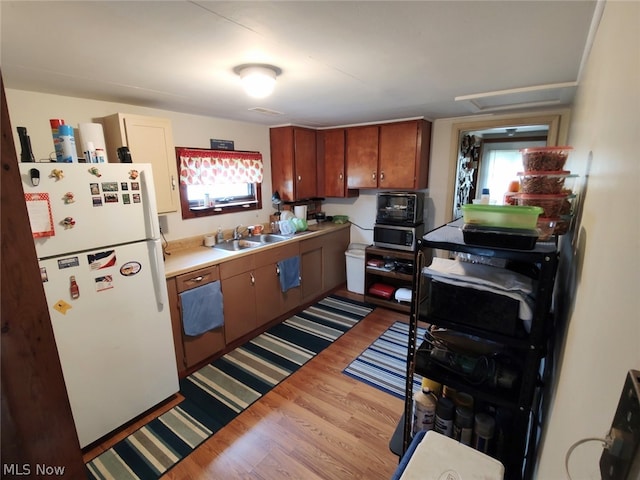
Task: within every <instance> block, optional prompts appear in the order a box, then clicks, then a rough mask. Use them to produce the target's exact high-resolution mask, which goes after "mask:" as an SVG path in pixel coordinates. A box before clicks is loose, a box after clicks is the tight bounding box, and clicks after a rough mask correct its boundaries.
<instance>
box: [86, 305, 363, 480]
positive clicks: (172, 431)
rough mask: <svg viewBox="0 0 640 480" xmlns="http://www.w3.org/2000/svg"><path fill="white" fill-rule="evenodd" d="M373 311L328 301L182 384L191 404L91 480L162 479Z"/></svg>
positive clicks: (142, 432) (133, 438)
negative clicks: (207, 440) (246, 409)
mask: <svg viewBox="0 0 640 480" xmlns="http://www.w3.org/2000/svg"><path fill="white" fill-rule="evenodd" d="M372 310H373V308H371V307H370V306H368V305H367V304H365V303H361V302H356V301H353V300H348V299H345V298H342V297H338V296H335V295H331V296H328V297H326V298H325V299H323V300H321V301H320V302H318V303H316V304H314V305H312V306H310V307H309V308H307V309H306V310H304V311H302V312H300V313H299V314H297V315H294V316H293V317H291V318H289V319H287V320H285V321H284V322H283V323H280V324H278V325H276V326H274V327H272V328H270V329H269V330H267V331H266V332H265V333H263V334H262V335H259V336H258V337H256V338H254V339H253V340H251V341H249V342H248V343H246V344H244V345H242V346H241V347H238V348H236V349H235V350H233V351H232V352H229V353H228V354H226V355H224V356H223V357H221V358H219V359H217V360H215V361H213V362H212V363H210V364H208V365H206V366H205V367H203V368H201V369H200V370H198V371H196V372H195V373H193V374H192V375H190V376H188V377H186V378H184V379H182V380H180V392H181V393H182V394H183V395H184V397H185V399H184V400H183V401H182V402H181V403H180V404H178V405H176V406H175V407H173V408H172V409H171V410H169V411H168V412H166V413H164V414H163V415H160V416H159V417H157V418H155V419H153V420H151V421H150V422H149V423H147V424H146V425H144V426H143V427H141V428H140V429H139V430H137V431H135V432H134V433H132V434H131V435H129V436H128V437H127V438H125V439H124V440H122V441H120V442H118V443H117V444H116V445H114V446H113V447H112V448H110V449H109V450H107V451H105V452H104V453H102V454H100V455H99V456H98V457H96V458H94V459H93V460H91V461H90V462H88V463H87V464H86V470H87V475H88V478H90V479H91V478H93V479H103V480H155V479H157V478H159V477H160V476H161V475H162V474H164V473H165V472H166V471H167V470H169V469H170V468H171V467H173V466H174V465H175V464H176V463H178V462H179V461H180V460H182V459H183V458H185V457H186V456H187V455H189V453H191V452H192V451H193V450H194V449H195V448H196V447H197V446H198V445H200V444H201V443H202V442H204V441H205V440H206V439H207V438H209V437H210V436H211V435H213V434H214V433H215V432H217V431H218V430H220V429H221V428H222V427H224V426H225V425H226V424H227V423H229V422H230V421H231V420H233V419H234V418H235V417H236V416H237V415H238V414H239V413H240V412H242V411H243V410H244V409H245V408H247V407H248V406H249V405H251V404H252V403H253V402H255V401H256V400H258V399H260V397H262V395H264V394H265V393H267V392H268V391H269V390H271V389H272V388H273V387H275V386H276V385H277V384H278V383H280V382H281V381H282V380H284V379H285V378H287V377H288V376H289V375H291V374H292V373H293V372H295V371H296V370H298V369H299V368H300V367H301V366H302V365H304V364H305V363H306V362H308V361H309V360H311V359H312V358H313V357H314V356H316V355H317V354H318V353H320V352H321V351H322V350H324V349H325V348H326V347H328V346H329V345H330V344H331V343H332V342H333V341H335V340H336V339H337V338H339V337H340V336H342V335H343V334H344V333H345V332H346V331H348V330H349V329H350V328H351V327H353V326H354V325H355V324H356V323H358V322H359V321H360V320H362V319H363V318H364V317H365V316H367V315H368V314H369V313H370V312H371V311H372Z"/></svg>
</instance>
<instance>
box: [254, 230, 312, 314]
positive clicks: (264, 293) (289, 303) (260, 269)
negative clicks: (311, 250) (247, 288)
mask: <svg viewBox="0 0 640 480" xmlns="http://www.w3.org/2000/svg"><path fill="white" fill-rule="evenodd" d="M299 254H300V247H299V245H298V243H290V244H287V245H283V246H281V247H277V248H274V249H271V250H267V251H264V252H257V253H256V254H255V266H256V268H255V278H256V285H255V293H256V307H257V312H256V314H257V326H258V327H262V326H264V325H266V324H268V323H269V322H270V321H271V320H273V319H274V318H277V317H279V316H281V315H284V314H285V313H287V312H289V311H291V310H293V309H295V308H296V307H297V306H298V305H300V299H301V289H300V287H294V288H290V289H289V290H287V291H286V292H283V291H282V287H281V286H280V266H279V265H278V262H281V261H282V260H286V259H288V258H291V257H295V256H298V255H299Z"/></svg>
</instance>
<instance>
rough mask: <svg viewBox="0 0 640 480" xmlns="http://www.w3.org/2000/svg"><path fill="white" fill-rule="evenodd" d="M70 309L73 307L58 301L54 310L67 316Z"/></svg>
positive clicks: (54, 305)
mask: <svg viewBox="0 0 640 480" xmlns="http://www.w3.org/2000/svg"><path fill="white" fill-rule="evenodd" d="M70 308H71V305H69V304H68V303H67V302H65V301H64V300H58V301H57V302H56V303H54V304H53V309H54V310H55V311H57V312H60V313H61V314H63V315H66V314H67V310H69V309H70Z"/></svg>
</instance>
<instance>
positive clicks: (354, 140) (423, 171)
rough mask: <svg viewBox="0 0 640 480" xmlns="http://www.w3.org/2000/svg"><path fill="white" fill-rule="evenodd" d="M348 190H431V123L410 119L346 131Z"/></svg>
mask: <svg viewBox="0 0 640 480" xmlns="http://www.w3.org/2000/svg"><path fill="white" fill-rule="evenodd" d="M346 135H347V138H346V145H347V146H346V152H347V153H346V164H347V187H348V188H362V189H365V188H371V189H373V188H380V189H382V188H384V189H391V188H393V189H407V190H418V189H424V188H427V183H428V175H429V152H430V148H431V123H430V122H428V121H426V120H408V121H403V122H395V123H383V124H379V125H369V126H366V127H352V128H347V129H346Z"/></svg>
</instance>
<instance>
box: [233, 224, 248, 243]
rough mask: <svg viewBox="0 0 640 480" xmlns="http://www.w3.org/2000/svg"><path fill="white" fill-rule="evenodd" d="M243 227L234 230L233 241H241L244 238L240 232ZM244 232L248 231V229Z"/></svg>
mask: <svg viewBox="0 0 640 480" xmlns="http://www.w3.org/2000/svg"><path fill="white" fill-rule="evenodd" d="M241 227H242V225H238V226H237V227H235V228H234V229H233V239H234V240H240V239H241V238H242V233H241V232H240V228H241ZM244 230H246V228H245V229H244Z"/></svg>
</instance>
